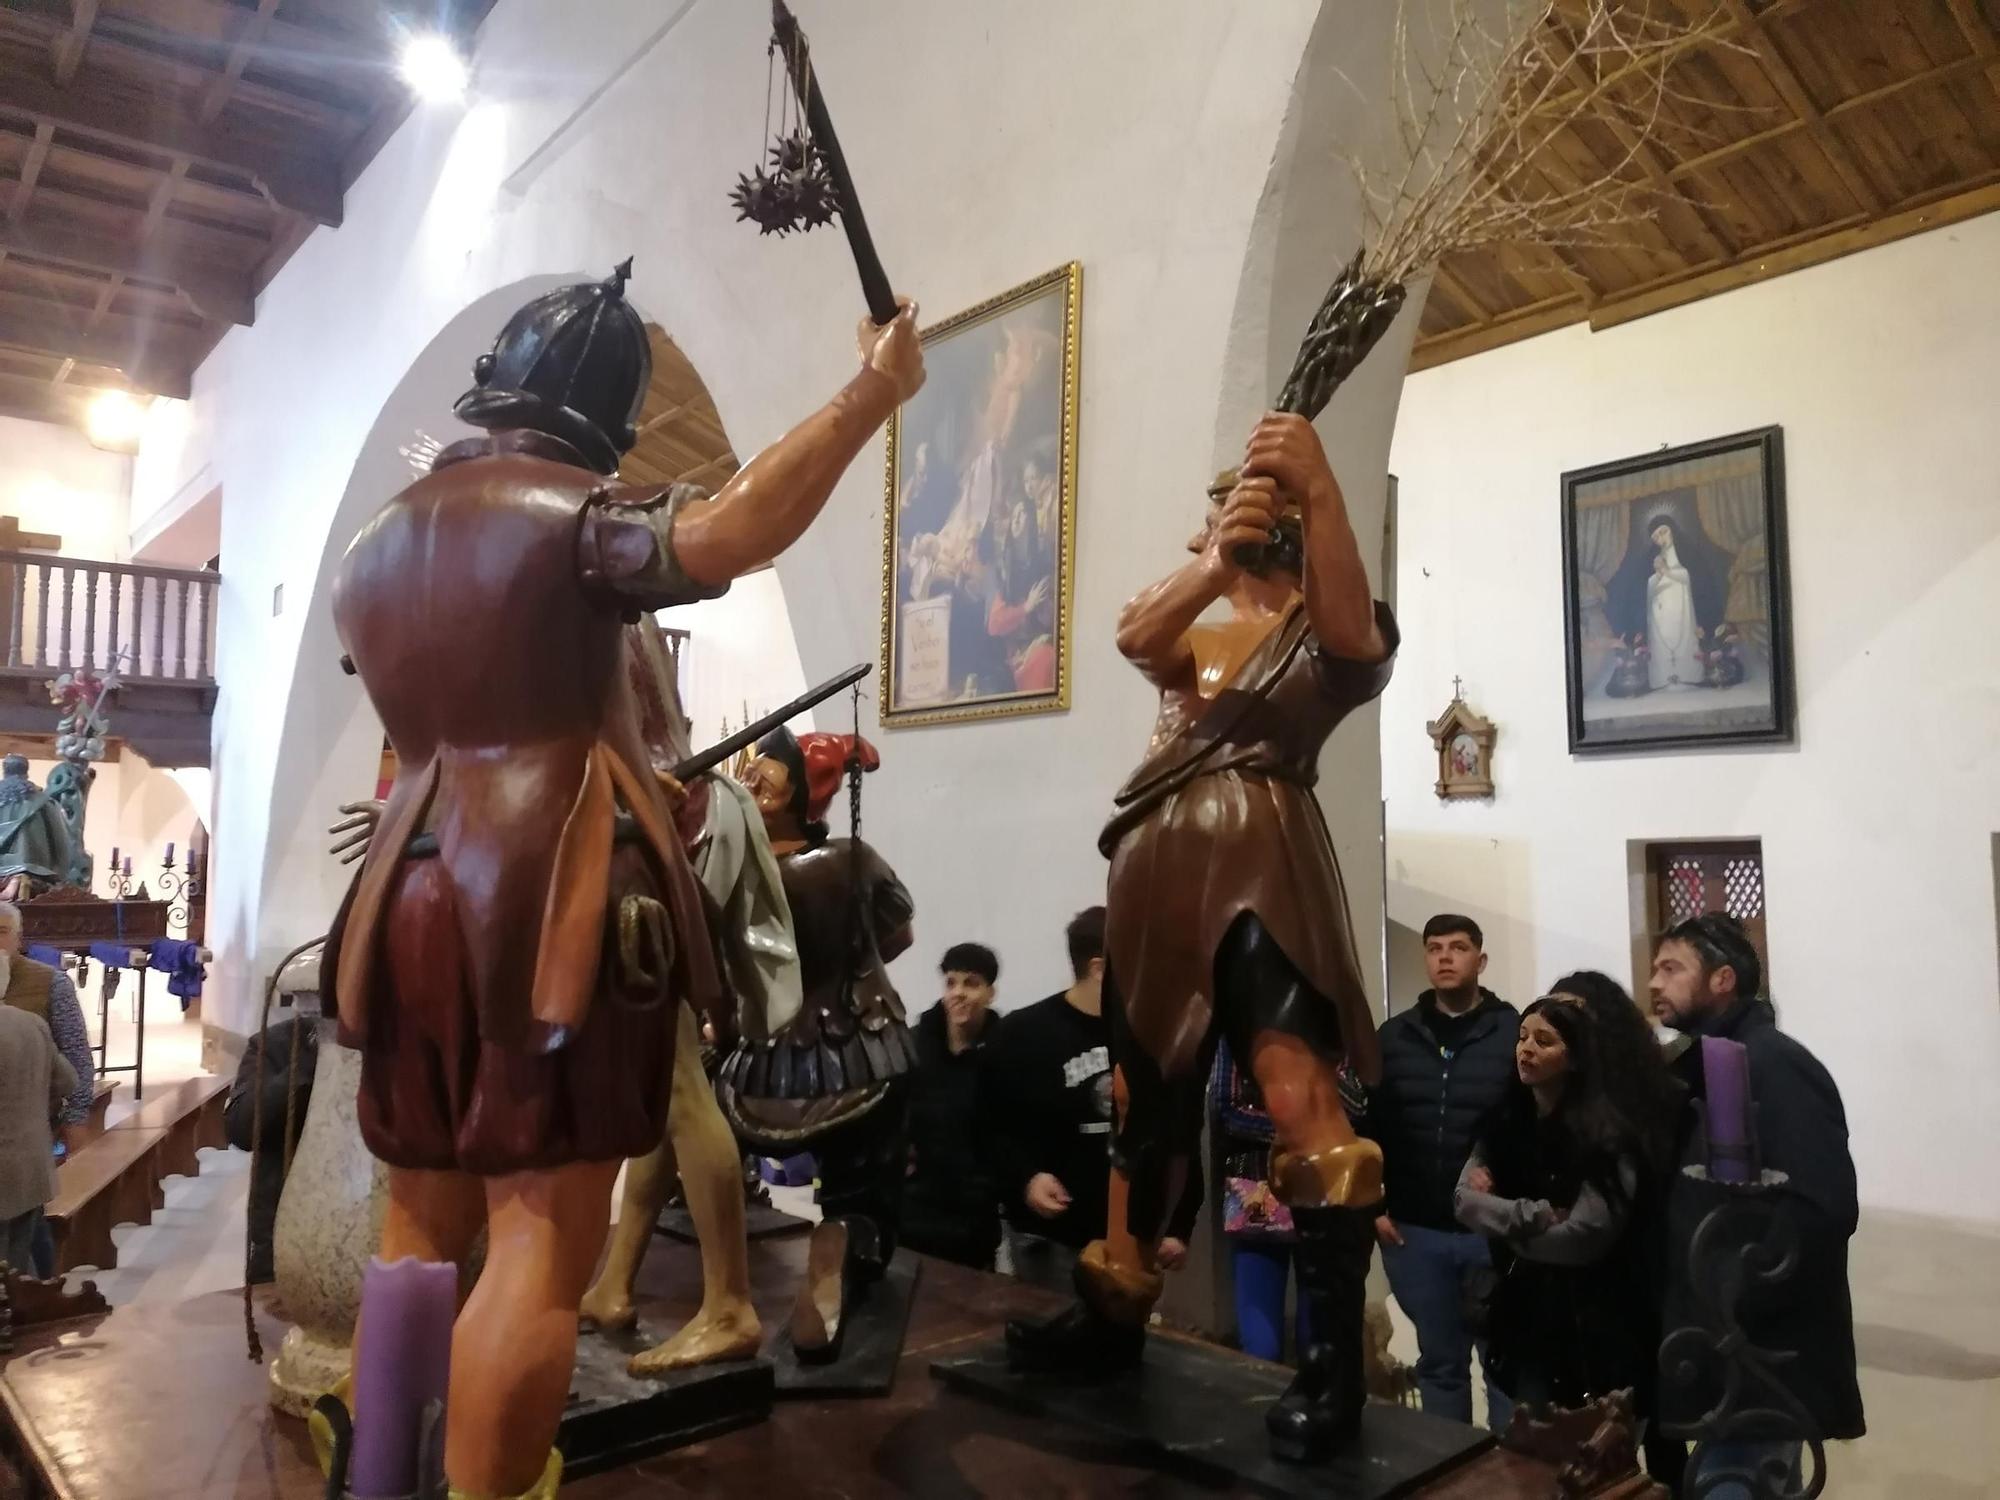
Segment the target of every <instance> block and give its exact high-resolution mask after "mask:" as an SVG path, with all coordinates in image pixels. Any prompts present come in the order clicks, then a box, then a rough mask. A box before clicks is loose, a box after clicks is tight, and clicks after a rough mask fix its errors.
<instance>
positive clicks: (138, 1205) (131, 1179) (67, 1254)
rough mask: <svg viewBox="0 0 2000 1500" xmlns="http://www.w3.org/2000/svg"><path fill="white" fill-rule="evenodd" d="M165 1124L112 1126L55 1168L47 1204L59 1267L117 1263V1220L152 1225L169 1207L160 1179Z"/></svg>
mask: <svg viewBox="0 0 2000 1500" xmlns="http://www.w3.org/2000/svg"><path fill="white" fill-rule="evenodd" d="M166 1139H167V1132H166V1131H165V1130H163V1129H158V1128H153V1129H145V1128H140V1129H126V1128H123V1127H120V1128H118V1129H114V1130H107V1131H106V1132H105V1133H104V1134H103V1135H101V1136H99V1137H98V1138H97V1139H96V1140H94V1141H92V1142H91V1143H90V1144H89V1145H87V1146H85V1147H83V1148H82V1149H81V1150H79V1151H78V1152H77V1153H76V1154H75V1155H74V1156H72V1157H70V1158H69V1159H68V1160H67V1161H65V1162H63V1164H62V1165H61V1166H59V1167H57V1168H56V1196H55V1198H54V1200H53V1201H52V1202H51V1203H50V1204H49V1206H48V1209H47V1214H48V1220H49V1229H50V1232H51V1233H53V1234H54V1236H55V1241H56V1270H57V1273H58V1274H60V1273H62V1272H66V1271H71V1270H74V1269H75V1268H76V1267H78V1266H96V1267H98V1268H99V1269H101V1270H107V1271H108V1270H110V1269H111V1268H112V1267H114V1266H116V1265H117V1264H118V1247H117V1246H116V1245H114V1244H112V1242H111V1230H112V1226H113V1225H116V1224H150V1223H151V1222H152V1221H153V1210H154V1209H156V1208H164V1207H166V1193H165V1191H164V1190H163V1189H162V1188H161V1185H160V1184H161V1179H162V1178H163V1177H164V1176H165V1175H166V1174H165V1173H164V1172H163V1171H162V1169H161V1150H162V1147H163V1146H164V1144H165V1142H166Z"/></svg>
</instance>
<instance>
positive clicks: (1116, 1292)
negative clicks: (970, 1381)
mask: <svg viewBox="0 0 2000 1500" xmlns="http://www.w3.org/2000/svg"><path fill="white" fill-rule="evenodd" d="M1074 1280H1075V1282H1076V1296H1077V1300H1076V1301H1075V1302H1074V1303H1073V1304H1071V1305H1070V1306H1069V1307H1067V1308H1065V1309H1064V1310H1063V1311H1062V1312H1059V1313H1057V1314H1056V1315H1055V1316H1054V1317H1052V1318H1039V1319H1035V1318H1010V1319H1009V1320H1008V1322H1007V1362H1008V1363H1009V1364H1010V1365H1012V1366H1013V1367H1014V1368H1015V1369H1017V1370H1026V1371H1030V1372H1032V1373H1035V1374H1045V1375H1064V1376H1068V1377H1069V1378H1071V1379H1074V1380H1103V1379H1107V1378H1108V1377H1110V1376H1113V1375H1116V1374H1118V1373H1119V1372H1120V1371H1123V1370H1129V1369H1132V1368H1133V1367H1134V1366H1136V1365H1137V1364H1138V1363H1139V1357H1140V1355H1142V1354H1143V1353H1144V1352H1145V1349H1146V1321H1147V1318H1148V1316H1149V1315H1150V1314H1151V1312H1152V1309H1153V1304H1154V1303H1155V1302H1157V1301H1158V1300H1159V1297H1160V1289H1161V1286H1162V1285H1163V1282H1162V1278H1161V1276H1160V1274H1159V1272H1157V1271H1155V1272H1152V1273H1150V1274H1147V1273H1143V1272H1137V1271H1130V1270H1125V1269H1122V1268H1120V1267H1117V1266H1114V1265H1112V1264H1111V1261H1110V1257H1109V1256H1108V1254H1107V1253H1106V1247H1105V1244H1104V1241H1102V1240H1094V1241H1092V1242H1091V1243H1090V1244H1089V1245H1088V1246H1087V1247H1085V1249H1084V1252H1083V1254H1082V1255H1080V1256H1078V1257H1077V1262H1076V1271H1075V1272H1074Z"/></svg>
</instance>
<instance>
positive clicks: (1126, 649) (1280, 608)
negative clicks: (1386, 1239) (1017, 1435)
mask: <svg viewBox="0 0 2000 1500" xmlns="http://www.w3.org/2000/svg"><path fill="white" fill-rule="evenodd" d="M1209 502H1210V503H1209V510H1208V518H1207V521H1206V524H1205V525H1204V526H1203V527H1202V529H1201V530H1200V531H1198V532H1196V533H1195V535H1194V536H1193V537H1192V538H1190V539H1189V541H1188V544H1187V545H1188V551H1190V552H1192V553H1193V554H1194V557H1193V558H1192V560H1191V561H1189V562H1188V563H1187V564H1186V565H1184V566H1183V567H1181V568H1180V569H1178V570H1177V571H1175V572H1174V573H1172V574H1170V575H1169V576H1168V577H1166V578H1165V579H1162V580H1161V581H1160V582H1159V583H1157V584H1155V585H1153V586H1152V587H1151V588H1149V589H1147V590H1146V591H1145V592H1144V593H1142V594H1140V595H1139V596H1138V597H1137V598H1135V599H1133V600H1132V602H1131V603H1130V604H1128V605H1126V607H1125V610H1124V613H1123V614H1122V615H1121V616H1120V618H1119V622H1118V648H1119V650H1120V651H1121V652H1122V653H1123V654H1124V656H1125V658H1126V659H1127V660H1128V661H1130V662H1131V663H1132V664H1133V665H1134V666H1135V667H1137V668H1138V669H1139V671H1140V672H1142V673H1144V674H1145V676H1146V678H1147V679H1148V681H1150V682H1151V683H1152V684H1153V685H1154V686H1155V687H1156V688H1157V689H1158V690H1159V694H1160V714H1159V719H1158V722H1157V724H1156V725H1155V727H1154V731H1153V739H1152V745H1151V747H1150V749H1149V751H1148V753H1147V755H1146V758H1145V760H1144V761H1143V763H1142V764H1141V765H1140V767H1139V769H1138V770H1137V771H1136V772H1135V773H1134V774H1133V776H1132V778H1131V780H1129V781H1128V782H1127V783H1126V784H1125V788H1124V790H1123V791H1121V792H1120V793H1119V794H1118V799H1117V810H1116V812H1115V813H1114V814H1113V816H1112V819H1111V822H1110V824H1109V826H1108V827H1107V828H1106V829H1105V831H1104V835H1103V838H1102V839H1101V840H1100V847H1101V848H1102V849H1103V851H1104V852H1105V854H1106V855H1107V856H1108V857H1109V858H1110V860H1111V878H1110V888H1109V893H1108V900H1107V902H1106V905H1107V926H1106V934H1105V937H1106V948H1107V955H1106V956H1107V958H1108V960H1109V963H1108V972H1107V975H1106V981H1105V1012H1106V1015H1107V1016H1108V1018H1109V1020H1110V1023H1111V1057H1112V1063H1113V1069H1114V1071H1113V1089H1114V1097H1115V1100H1116V1107H1117V1111H1118V1129H1117V1135H1116V1137H1115V1154H1114V1157H1113V1163H1114V1164H1113V1170H1112V1177H1111V1210H1110V1215H1109V1218H1110V1223H1109V1225H1108V1227H1107V1232H1106V1235H1105V1237H1104V1238H1103V1239H1102V1240H1099V1241H1097V1242H1095V1243H1094V1244H1092V1245H1090V1246H1089V1247H1088V1248H1087V1249H1086V1250H1085V1251H1084V1253H1083V1255H1082V1257H1081V1258H1080V1260H1079V1262H1078V1266H1077V1272H1076V1285H1077V1291H1078V1293H1079V1295H1080V1297H1081V1301H1080V1302H1079V1303H1078V1304H1076V1305H1075V1306H1074V1307H1072V1308H1070V1309H1069V1310H1068V1311H1067V1312H1065V1313H1063V1314H1062V1315H1060V1316H1059V1317H1057V1318H1055V1319H1054V1320H1052V1321H1049V1322H1046V1323H1040V1324H1032V1323H1017V1324H1014V1325H1011V1326H1010V1327H1009V1329H1008V1342H1009V1346H1010V1350H1011V1353H1012V1356H1013V1359H1014V1361H1015V1363H1016V1365H1017V1366H1019V1367H1022V1368H1028V1369H1037V1370H1047V1371H1050V1372H1052V1373H1055V1372H1061V1373H1067V1374H1072V1375H1075V1374H1086V1375H1088V1374H1099V1375H1108V1374H1111V1373H1114V1372H1116V1371H1119V1370H1122V1369H1125V1368H1129V1367H1130V1366H1132V1365H1134V1364H1136V1363H1137V1361H1138V1359H1139V1356H1140V1353H1141V1349H1142V1347H1143V1344H1144V1340H1145V1330H1146V1320H1147V1316H1148V1314H1149V1313H1150V1311H1151V1309H1152V1306H1153V1304H1154V1302H1155V1301H1157V1300H1158V1298H1159V1295H1160V1290H1161V1276H1160V1269H1159V1263H1158V1260H1157V1257H1156V1251H1157V1248H1158V1244H1159V1239H1160V1235H1161V1226H1162V1223H1163V1221H1164V1219H1165V1217H1166V1215H1167V1212H1168V1210H1169V1209H1170V1208H1171V1206H1172V1205H1173V1203H1174V1201H1175V1199H1176V1198H1177V1197H1178V1195H1179V1193H1180V1190H1181V1184H1182V1183H1183V1181H1184V1180H1185V1179H1186V1176H1187V1174H1188V1171H1189V1167H1190V1161H1191V1158H1192V1156H1193V1153H1194V1152H1195V1151H1196V1149H1198V1146H1199V1143H1200V1139H1201V1126H1202V1094H1203V1086H1204V1084H1205V1082H1206V1080H1207V1078H1208V1074H1209V1064H1210V1059H1211V1058H1212V1056H1213V1054H1214V1050H1215V1041H1216V1038H1217V1037H1218V1036H1222V1037H1226V1038H1227V1040H1228V1042H1229V1049H1230V1052H1231V1054H1232V1055H1233V1056H1234V1057H1236V1058H1237V1059H1239V1064H1240V1065H1244V1066H1247V1067H1248V1068H1249V1071H1250V1072H1251V1074H1252V1075H1253V1076H1254V1077H1255V1079H1256V1081H1257V1086H1258V1089H1259V1091H1260V1093H1261V1094H1262V1096H1263V1099H1264V1103H1265V1106H1266V1107H1267V1108H1268V1109H1269V1111H1270V1115H1271V1121H1272V1124H1273V1126H1274V1127H1275V1130H1276V1134H1277V1140H1276V1144H1275V1146H1274V1148H1273V1150H1272V1153H1271V1165H1270V1181H1271V1183H1272V1185H1273V1187H1274V1189H1275V1191H1276V1193H1277V1195H1278V1197H1279V1198H1280V1199H1281V1200H1283V1201H1284V1202H1285V1203H1286V1204H1287V1205H1288V1206H1289V1207H1290V1209H1291V1211H1292V1219H1293V1222H1294V1224H1295V1225H1296V1226H1297V1231H1298V1237H1299V1246H1298V1268H1299V1282H1300V1286H1301V1288H1302V1290H1303V1292H1304V1294H1305V1295H1306V1296H1307V1297H1308V1298H1310V1299H1311V1302H1312V1304H1313V1306H1312V1311H1313V1312H1314V1314H1315V1317H1314V1320H1313V1326H1314V1333H1315V1341H1314V1342H1313V1343H1312V1345H1311V1347H1309V1348H1308V1349H1307V1350H1306V1351H1305V1352H1304V1353H1303V1355H1302V1356H1301V1358H1300V1361H1299V1370H1298V1375H1297V1378H1296V1379H1294V1380H1293V1382H1292V1384H1291V1387H1290V1389H1288V1390H1287V1391H1286V1392H1285V1394H1284V1396H1283V1397H1282V1398H1281V1399H1280V1400H1279V1401H1278V1402H1277V1404H1276V1405H1275V1406H1273V1407H1272V1408H1271V1410H1270V1411H1269V1412H1268V1413H1267V1414H1266V1425H1267V1426H1268V1428H1269V1430H1270V1435H1271V1443H1272V1449H1273V1452H1274V1453H1275V1454H1276V1455H1277V1456H1278V1457H1280V1458H1284V1459H1289V1460H1295V1461H1310V1460H1317V1459H1320V1458H1323V1457H1325V1456H1326V1455H1327V1454H1328V1453H1329V1452H1331V1451H1332V1449H1333V1448H1334V1447H1336V1446H1337V1445H1338V1444H1339V1443H1341V1442H1342V1441H1344V1440H1345V1439H1346V1438H1347V1437H1348V1436H1349V1435H1351V1434H1352V1432H1353V1431H1354V1429H1355V1427H1356V1425H1357V1424H1358V1422H1359V1420H1360V1414H1361V1406H1362V1402H1363V1400H1364V1398H1365V1394H1366V1393H1365V1390H1364V1386H1363V1377H1362V1349H1363V1323H1362V1310H1363V1301H1362V1294H1363V1288H1364V1283H1365V1281H1366V1279H1367V1274H1368V1262H1369V1256H1370V1252H1371V1249H1372V1246H1373V1244H1374V1238H1373V1222H1374V1215H1375V1205H1376V1203H1377V1202H1378V1200H1379V1199H1380V1198H1381V1194H1382V1155H1381V1152H1380V1150H1379V1149H1378V1148H1377V1147H1376V1146H1375V1145H1374V1143H1373V1142H1369V1141H1363V1140H1358V1139H1356V1137H1355V1133H1354V1130H1353V1128H1352V1127H1351V1126H1350V1125H1349V1123H1348V1120H1347V1115H1346V1113H1345V1112H1344V1111H1343V1109H1342V1108H1341V1103H1340V1093H1339V1088H1338V1085H1337V1081H1336V1080H1337V1072H1338V1069H1339V1068H1340V1066H1341V1065H1342V1064H1343V1063H1345V1064H1348V1065H1351V1066H1352V1067H1353V1068H1354V1069H1355V1072H1356V1073H1357V1074H1358V1075H1359V1076H1360V1077H1361V1078H1362V1079H1363V1080H1364V1081H1372V1080H1373V1079H1374V1077H1375V1074H1376V1071H1377V1057H1376V1051H1375V1028H1374V1024H1373V1018H1372V1017H1371V1016H1370V1014H1369V1010H1368V1002H1367V998H1366V995H1365V993H1364V991H1363V988H1362V980H1361V966H1360V963H1359V961H1358V959H1357V957H1356V955H1355V949H1354V941H1353V937H1352V935H1351V933H1350V930H1349V925H1348V913H1347V899H1346V894H1345V892H1344V891H1343V889H1342V887H1341V881H1340V869H1339V866H1338V865H1337V863H1336V862H1335V859H1334V852H1333V841H1332V839H1331V838H1330V837H1329V836H1328V833H1327V828H1326V820H1325V818H1324V816H1323V815H1322V814H1321V812H1320V809H1319V804H1318V802H1317V801H1316V800H1315V799H1314V796H1313V787H1314V784H1315V783H1316V781H1317V780H1318V775H1319V772H1318V760H1319V753H1320V749H1321V747H1322V746H1323V745H1324V744H1325V743H1326V740H1327V737H1328V736H1329V735H1330V734H1332V732H1333V730H1334V728H1335V727H1336V726H1337V725H1338V724H1339V723H1340V721H1341V720H1342V719H1344V718H1345V717H1346V716H1347V715H1348V714H1349V713H1350V712H1352V711H1353V710H1354V709H1356V708H1358V707H1360V706H1361V705H1362V704H1364V703H1366V702H1368V701H1369V700H1370V699H1371V698H1373V697H1375V696H1376V695H1377V694H1378V693H1380V692H1381V691H1382V689H1383V687H1384V685H1385V684H1386V683H1387V682H1388V680H1389V669H1390V663H1391V661H1392V659H1393V656H1394V653H1395V649H1396V641H1397V636H1396V625H1395V621H1394V620H1393V619H1392V618H1391V616H1390V614H1389V611H1388V609H1387V608H1386V607H1385V606H1383V605H1380V604H1377V603H1375V602H1374V601H1373V598H1372V596H1371V594H1370V592H1369V587H1368V575H1367V571H1366V569H1365V568H1364V567H1363V565H1362V561H1361V554H1360V551H1359V549H1358V548H1357V546H1356V544H1355V540H1354V532H1353V528H1352V527H1351V526H1350V525H1349V523H1348V518H1347V508H1346V504H1345V502H1344V500H1343V499H1342V496H1341V492H1340V485H1339V484H1338V483H1337V482H1336V480H1335V479H1334V476H1333V471H1332V469H1331V468H1330V467H1329V466H1328V464H1327V460H1326V454H1325V452H1324V451H1323V450H1322V448H1321V447H1320V441H1319V438H1318V436H1317V435H1316V434H1315V433H1314V431H1313V429H1312V426H1311V424H1310V423H1308V422H1307V421H1306V420H1305V419H1304V418H1303V417H1300V416H1292V415H1271V416H1267V417H1266V418H1265V419H1264V420H1263V421H1262V422H1260V423H1259V424H1258V426H1257V428H1256V430H1255V431H1254V432H1253V433H1252V434H1251V437H1250V441H1249V445H1248V448H1247V451H1246V454H1245V457H1244V461H1243V465H1242V468H1241V471H1240V472H1237V473H1226V474H1224V475H1223V476H1222V477H1221V478H1220V479H1219V480H1218V481H1217V483H1216V484H1215V485H1214V486H1213V487H1212V488H1211V489H1210V491H1209ZM1217 603H1225V604H1226V605H1227V606H1228V609H1229V615H1228V618H1227V619H1223V620H1220V621H1217V622H1215V623H1201V616H1202V615H1203V614H1204V613H1205V612H1206V611H1207V610H1208V609H1209V607H1210V606H1211V605H1214V604H1217Z"/></svg>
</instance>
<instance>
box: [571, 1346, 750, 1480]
mask: <svg viewBox="0 0 2000 1500" xmlns="http://www.w3.org/2000/svg"><path fill="white" fill-rule="evenodd" d="M670 1332H672V1329H670V1328H667V1327H665V1326H664V1325H663V1326H659V1327H653V1328H648V1327H647V1326H646V1325H645V1324H643V1323H642V1324H640V1325H639V1326H638V1327H637V1328H631V1329H627V1330H625V1331H624V1332H622V1333H586V1334H584V1335H583V1336H582V1337H581V1338H579V1339H578V1340H577V1345H576V1375H575V1376H574V1378H573V1379H572V1381H571V1384H570V1393H569V1406H568V1408H567V1409H566V1410H565V1411H564V1412H563V1419H562V1426H561V1427H560V1428H559V1429H558V1430H557V1434H556V1447H558V1448H559V1449H561V1450H562V1455H563V1472H564V1473H565V1474H567V1475H570V1476H572V1477H576V1478H581V1477H583V1476H584V1475H586V1474H597V1473H601V1472H603V1471H604V1470H606V1469H612V1468H616V1467H618V1466H619V1465H621V1464H629V1463H636V1462H637V1461H638V1460H640V1459H642V1458H646V1457H649V1456H650V1455H652V1454H655V1453H664V1452H665V1451H666V1450H668V1449H669V1448H680V1447H684V1446H686V1445H687V1444H689V1443H698V1442H700V1441H702V1440H703V1439H704V1438H712V1437H719V1436H720V1435H721V1434H723V1433H725V1432H734V1431H735V1430H736V1429H737V1428H739V1427H748V1426H750V1425H751V1424H752V1423H756V1422H761V1421H763V1420H764V1419H765V1418H766V1417H768V1416H770V1414H771V1394H772V1380H771V1366H770V1365H769V1364H768V1363H767V1362H766V1361H764V1360H761V1359H740V1360H731V1361H729V1362H728V1363H726V1364H715V1365H697V1366H695V1367H694V1368H692V1369H687V1370H677V1371H675V1372H674V1373H673V1374H671V1375H664V1376H646V1377H643V1378H642V1377H640V1376H636V1375H631V1374H628V1373H627V1372H626V1369H625V1366H626V1363H627V1362H628V1361H629V1360H630V1359H631V1358H632V1356H633V1355H635V1354H638V1353H641V1352H642V1351H644V1350H647V1349H651V1348H653V1347H655V1346H656V1345H658V1344H659V1343H661V1342H662V1341H663V1340H664V1339H665V1338H666V1336H667V1335H668V1333H670Z"/></svg>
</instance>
